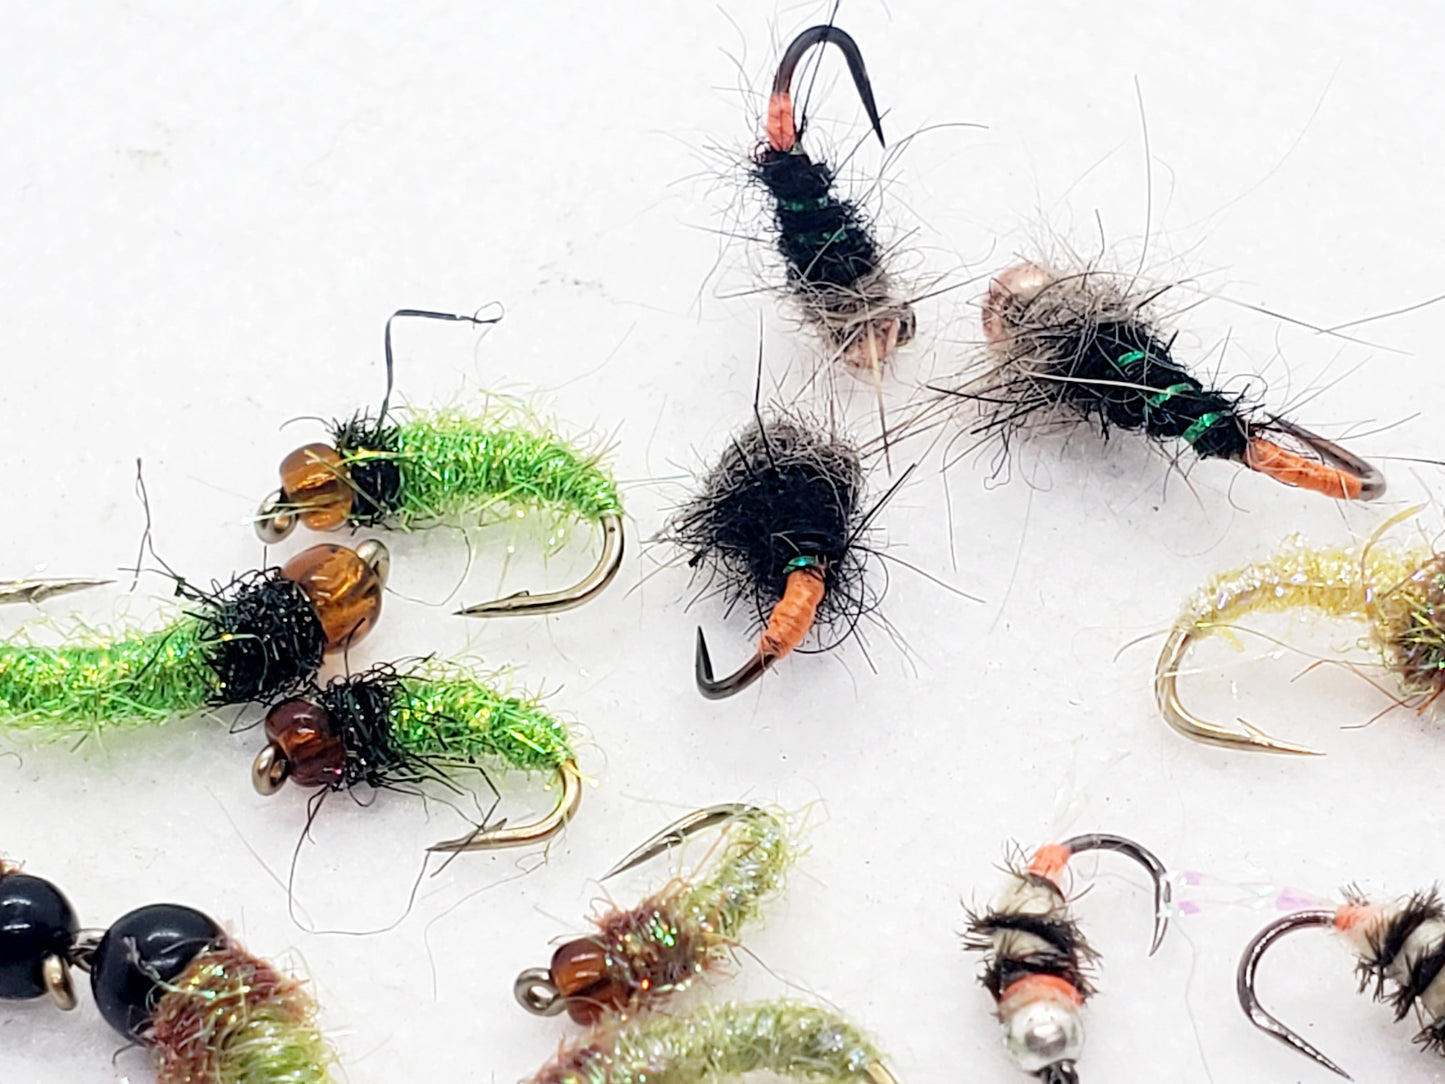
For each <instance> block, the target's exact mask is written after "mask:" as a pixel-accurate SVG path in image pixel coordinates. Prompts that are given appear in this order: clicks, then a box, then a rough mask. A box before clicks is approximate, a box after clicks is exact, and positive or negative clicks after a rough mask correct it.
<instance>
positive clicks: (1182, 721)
mask: <svg viewBox="0 0 1445 1084" xmlns="http://www.w3.org/2000/svg"><path fill="white" fill-rule="evenodd" d="M1195 631H1196V630H1195V629H1194V628H1184V627H1182V626H1176V627H1175V629H1174V631H1173V632H1171V633H1170V634H1169V639H1168V640H1167V641H1165V644H1164V650H1163V651H1161V652H1160V653H1159V662H1158V663H1157V664H1156V665H1155V667H1154V703H1155V704H1156V705H1157V706H1158V708H1159V714H1160V715H1162V716H1164V721H1165V722H1166V723H1168V724H1169V725H1170V726H1172V727H1173V728H1174V729H1175V730H1177V731H1179V733H1181V734H1183V735H1184V736H1185V737H1186V738H1193V739H1194V740H1195V741H1197V742H1204V743H1205V744H1206V745H1218V746H1221V747H1223V748H1225V749H1252V750H1255V751H1256V752H1261V753H1291V754H1294V755H1296V756H1310V757H1317V756H1321V755H1322V754H1321V753H1320V751H1319V750H1318V749H1310V748H1309V747H1308V746H1304V745H1296V744H1294V743H1293V742H1287V741H1281V740H1280V739H1279V738H1272V737H1270V736H1269V735H1268V734H1266V733H1265V732H1264V731H1262V730H1260V729H1259V728H1258V727H1256V726H1252V725H1250V724H1249V723H1245V722H1244V721H1243V720H1241V723H1242V725H1243V726H1244V731H1243V732H1242V733H1241V732H1240V731H1237V730H1230V729H1228V728H1227V727H1222V726H1220V725H1218V724H1217V723H1211V722H1209V721H1208V720H1206V719H1201V718H1200V717H1199V716H1197V715H1195V714H1194V713H1193V712H1192V711H1190V710H1189V709H1188V708H1186V707H1185V706H1184V704H1183V702H1182V701H1181V700H1180V699H1179V667H1180V664H1181V663H1182V662H1183V661H1184V656H1185V654H1186V653H1187V652H1188V650H1189V645H1190V644H1191V643H1192V642H1193V640H1194V636H1195Z"/></svg>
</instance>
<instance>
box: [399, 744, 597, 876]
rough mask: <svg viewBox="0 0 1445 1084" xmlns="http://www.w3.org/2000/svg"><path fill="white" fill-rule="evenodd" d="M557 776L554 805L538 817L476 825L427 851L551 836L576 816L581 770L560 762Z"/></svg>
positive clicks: (456, 851) (525, 842) (516, 842)
mask: <svg viewBox="0 0 1445 1084" xmlns="http://www.w3.org/2000/svg"><path fill="white" fill-rule="evenodd" d="M557 778H558V780H559V781H560V782H561V784H562V793H561V794H560V795H558V797H557V805H556V806H555V807H554V808H553V810H552V811H551V812H550V813H548V814H547V815H546V816H545V817H543V818H542V819H541V820H538V821H534V822H533V823H531V824H521V825H517V826H515V827H512V828H508V827H507V826H506V822H505V821H503V822H502V823H501V824H499V825H497V826H496V827H495V828H479V829H477V830H476V831H474V832H469V833H468V834H467V835H464V836H460V837H458V838H456V839H449V840H444V841H442V842H441V843H434V844H432V845H431V846H430V847H428V848H427V850H429V851H438V852H445V853H449V854H463V853H465V852H467V851H491V850H496V849H498V848H500V847H526V846H529V845H530V844H533V843H541V842H542V841H543V840H547V839H551V838H552V837H553V836H554V835H556V834H557V833H558V832H559V831H561V830H562V829H563V828H564V827H565V826H566V824H567V822H568V821H570V820H571V819H572V818H573V817H574V816H575V815H576V813H577V809H578V807H579V806H581V804H582V773H581V772H580V771H579V770H578V768H577V762H576V761H575V760H567V761H564V762H563V764H562V766H561V767H560V768H558V769H557Z"/></svg>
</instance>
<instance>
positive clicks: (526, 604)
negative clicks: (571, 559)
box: [456, 512, 624, 617]
mask: <svg viewBox="0 0 1445 1084" xmlns="http://www.w3.org/2000/svg"><path fill="white" fill-rule="evenodd" d="M597 522H598V525H599V526H600V527H601V528H602V555H601V556H600V557H599V558H598V559H597V565H596V567H594V568H593V569H592V571H591V572H589V573H588V574H587V575H586V576H585V577H584V578H583V579H581V580H579V581H578V582H577V583H575V584H573V585H572V586H571V587H567V588H564V589H563V590H561V591H549V592H547V593H546V594H541V595H534V594H532V593H531V592H530V591H518V592H517V593H516V594H512V595H507V596H506V597H504V598H494V599H492V600H491V601H490V602H478V603H477V604H476V605H473V606H467V607H465V608H463V609H460V610H457V611H456V616H457V617H519V616H529V615H537V614H555V613H561V612H562V611H563V610H572V609H576V608H577V607H578V606H581V605H583V604H584V603H587V602H590V601H591V600H592V599H593V598H594V597H595V596H596V595H598V594H599V593H600V592H601V591H602V589H603V588H605V587H606V586H607V585H608V584H609V583H611V582H612V579H613V577H614V576H616V575H617V570H618V569H620V568H621V567H622V552H623V549H624V542H623V535H622V517H621V516H619V515H617V514H616V513H613V512H609V513H607V514H606V515H604V516H603V517H602V518H601V519H599V520H598V521H597Z"/></svg>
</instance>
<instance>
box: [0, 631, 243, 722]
mask: <svg viewBox="0 0 1445 1084" xmlns="http://www.w3.org/2000/svg"><path fill="white" fill-rule="evenodd" d="M216 693H217V681H216V675H215V673H214V671H212V669H211V667H210V665H209V664H208V662H207V656H206V645H205V643H204V642H203V641H202V639H201V629H200V624H199V622H197V621H196V620H195V619H194V618H191V617H183V618H181V619H179V620H177V621H174V622H172V623H171V624H170V625H168V626H166V627H165V628H162V629H158V630H157V631H155V632H148V633H143V632H133V633H129V634H127V635H122V636H115V637H98V638H96V639H95V640H94V641H93V642H91V643H89V644H78V645H74V646H71V645H67V646H64V647H42V646H37V645H34V644H25V643H3V644H0V726H4V727H9V728H13V729H23V730H52V731H56V732H62V733H63V732H74V731H77V730H86V731H89V730H96V729H99V728H101V727H116V726H125V725H140V724H146V723H158V722H163V721H164V720H166V719H174V718H180V717H183V716H187V715H195V714H196V713H197V712H199V711H201V710H202V709H203V708H205V707H206V705H207V704H208V703H210V702H211V701H212V699H213V698H214V697H215V695H216Z"/></svg>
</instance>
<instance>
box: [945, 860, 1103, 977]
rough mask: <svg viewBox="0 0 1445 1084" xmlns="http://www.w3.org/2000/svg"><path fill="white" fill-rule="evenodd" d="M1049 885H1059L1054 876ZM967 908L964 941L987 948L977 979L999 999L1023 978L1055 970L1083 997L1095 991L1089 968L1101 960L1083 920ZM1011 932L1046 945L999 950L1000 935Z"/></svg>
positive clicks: (980, 949)
mask: <svg viewBox="0 0 1445 1084" xmlns="http://www.w3.org/2000/svg"><path fill="white" fill-rule="evenodd" d="M1019 876H1023V877H1029V876H1030V875H1028V874H1019ZM1031 879H1032V878H1031ZM1049 887H1050V888H1051V889H1053V890H1054V891H1058V889H1057V887H1056V886H1055V885H1054V884H1053V883H1052V882H1049ZM965 914H966V915H967V917H968V927H967V928H966V929H965V930H964V933H963V947H964V948H965V949H967V950H969V951H970V952H983V953H986V954H987V955H985V956H984V960H983V965H982V967H981V968H980V970H979V975H978V981H979V982H981V983H982V984H983V986H984V988H985V989H986V990H987V991H988V992H989V993H990V994H992V995H993V998H994V1000H995V1001H997V1000H999V999H1000V998H1001V997H1002V996H1003V992H1004V991H1005V990H1007V989H1008V988H1009V987H1010V986H1012V985H1013V984H1014V983H1015V982H1017V981H1018V980H1019V979H1022V978H1027V977H1028V976H1030V975H1054V976H1056V977H1057V978H1061V979H1063V980H1064V981H1065V982H1067V983H1068V984H1069V985H1070V986H1072V987H1073V988H1074V989H1075V990H1077V991H1078V992H1079V996H1080V997H1082V998H1087V997H1091V996H1092V995H1093V993H1094V987H1093V984H1092V983H1091V982H1090V981H1089V972H1090V970H1091V969H1092V968H1093V966H1094V964H1095V963H1096V962H1097V961H1098V958H1099V957H1098V953H1097V952H1095V951H1094V950H1093V949H1092V948H1091V947H1090V946H1089V943H1088V941H1086V940H1085V939H1084V935H1083V933H1082V931H1080V929H1079V926H1078V923H1076V922H1074V921H1073V920H1072V919H1068V918H1058V917H1055V916H1053V915H1030V914H1014V913H1009V912H1004V911H995V910H988V911H984V912H981V913H980V912H975V911H967V910H966V911H965ZM1010 932H1016V933H1021V934H1028V935H1031V936H1032V937H1035V938H1037V939H1038V940H1040V941H1042V942H1043V943H1044V945H1045V946H1046V947H1045V948H1042V949H1038V950H1035V951H1033V952H1026V953H1003V952H999V951H998V944H999V941H998V938H997V935H999V934H1006V933H1010Z"/></svg>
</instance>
